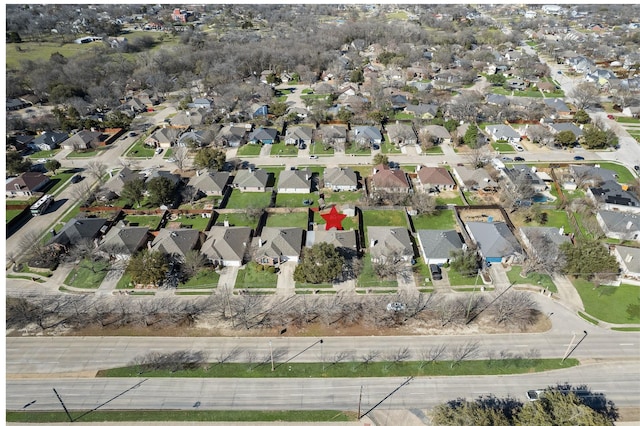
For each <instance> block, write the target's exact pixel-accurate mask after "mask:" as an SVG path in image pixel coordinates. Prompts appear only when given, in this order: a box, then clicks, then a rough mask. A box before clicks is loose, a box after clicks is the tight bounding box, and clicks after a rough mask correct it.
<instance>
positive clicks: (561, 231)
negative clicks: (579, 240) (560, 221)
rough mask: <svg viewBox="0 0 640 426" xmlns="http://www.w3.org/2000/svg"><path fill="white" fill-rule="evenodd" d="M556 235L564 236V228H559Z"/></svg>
mask: <svg viewBox="0 0 640 426" xmlns="http://www.w3.org/2000/svg"><path fill="white" fill-rule="evenodd" d="M558 234H560V235H564V226H561V227H560V231H558Z"/></svg>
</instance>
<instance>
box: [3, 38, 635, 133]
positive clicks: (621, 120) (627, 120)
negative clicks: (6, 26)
mask: <svg viewBox="0 0 640 426" xmlns="http://www.w3.org/2000/svg"><path fill="white" fill-rule="evenodd" d="M8 50H9V49H7V51H8ZM7 56H8V55H7ZM8 61H9V60H8V59H7V65H8ZM616 121H617V122H618V123H631V124H640V119H638V118H633V117H616Z"/></svg>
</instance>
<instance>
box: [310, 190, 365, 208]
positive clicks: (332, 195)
mask: <svg viewBox="0 0 640 426" xmlns="http://www.w3.org/2000/svg"><path fill="white" fill-rule="evenodd" d="M320 192H321V193H322V194H324V201H325V202H326V203H327V204H351V205H353V204H355V203H357V202H359V201H360V199H362V196H363V195H364V193H363V192H362V191H361V190H359V191H339V192H334V191H332V190H330V189H322V190H320Z"/></svg>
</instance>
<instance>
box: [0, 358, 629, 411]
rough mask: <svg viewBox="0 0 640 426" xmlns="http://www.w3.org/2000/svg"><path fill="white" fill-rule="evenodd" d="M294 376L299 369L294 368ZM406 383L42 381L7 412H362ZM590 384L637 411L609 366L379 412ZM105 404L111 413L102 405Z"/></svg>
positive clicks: (419, 390)
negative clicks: (324, 410) (136, 410)
mask: <svg viewBox="0 0 640 426" xmlns="http://www.w3.org/2000/svg"><path fill="white" fill-rule="evenodd" d="M293 368H295V366H294V367H293ZM405 380H406V378H401V377H394V378H349V379H175V378H156V379H148V380H144V379H136V378H122V379H82V378H77V379H76V378H74V379H65V378H56V379H39V380H21V381H15V380H8V381H7V386H6V391H7V400H6V407H7V409H8V410H21V409H23V407H24V406H25V405H26V404H29V403H30V402H33V403H32V404H31V405H29V406H28V407H26V408H24V410H25V411H30V410H62V407H61V405H60V402H59V401H58V399H57V398H56V396H55V394H54V392H53V389H54V388H55V389H56V391H57V392H58V394H59V395H60V397H61V398H62V400H63V401H64V403H65V405H66V406H67V408H68V409H70V410H90V409H94V408H96V407H98V406H101V409H112V410H113V409H121V410H131V409H152V410H193V409H196V408H195V407H198V408H197V409H201V410H216V409H228V410H261V409H265V410H266V409H268V410H279V409H281V410H309V409H336V410H351V411H357V408H358V402H359V400H360V394H361V392H362V400H361V407H362V412H363V413H364V412H366V411H367V410H369V409H370V408H372V407H374V406H375V405H376V404H378V403H379V402H380V401H382V400H383V399H384V398H385V397H386V396H387V395H389V394H390V393H391V392H392V391H394V389H396V388H397V387H398V386H400V385H401V384H402V383H403V382H404V381H405ZM565 382H567V383H571V384H573V385H581V384H587V385H588V386H589V387H590V389H591V390H592V391H593V392H602V393H604V394H605V395H606V397H607V398H609V399H611V400H613V401H614V402H615V403H616V405H618V406H633V405H637V402H638V391H640V363H638V362H633V363H620V362H615V363H606V364H600V365H598V368H594V366H592V365H590V366H584V367H576V368H572V369H567V370H561V371H551V372H545V373H536V374H529V375H514V376H465V377H416V378H414V379H413V380H411V381H410V382H409V384H407V385H406V386H403V387H401V388H400V389H398V390H397V391H396V392H395V393H394V394H393V395H392V396H391V397H389V398H388V399H387V400H386V401H384V402H383V403H382V404H380V405H379V409H400V408H406V409H408V408H430V407H433V406H434V405H437V404H440V403H442V402H444V401H447V400H450V399H455V398H457V397H466V398H470V399H473V398H475V397H478V396H480V395H487V394H493V395H496V396H498V397H506V396H513V397H515V398H518V399H520V400H523V401H524V399H525V395H524V394H525V392H526V391H527V390H528V389H537V388H544V387H547V386H550V385H554V384H556V383H565ZM103 404H104V405H103Z"/></svg>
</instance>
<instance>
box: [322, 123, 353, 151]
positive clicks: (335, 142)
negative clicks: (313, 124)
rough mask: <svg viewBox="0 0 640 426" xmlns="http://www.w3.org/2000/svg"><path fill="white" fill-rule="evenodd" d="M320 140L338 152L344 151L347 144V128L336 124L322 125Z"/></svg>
mask: <svg viewBox="0 0 640 426" xmlns="http://www.w3.org/2000/svg"><path fill="white" fill-rule="evenodd" d="M319 135H320V139H321V140H322V141H324V142H325V143H329V144H331V145H332V146H333V147H334V149H335V150H336V151H344V145H345V143H346V142H347V126H342V125H336V124H322V125H320V132H319Z"/></svg>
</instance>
